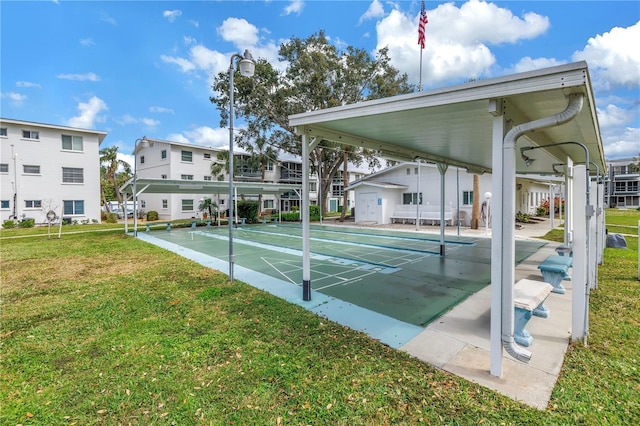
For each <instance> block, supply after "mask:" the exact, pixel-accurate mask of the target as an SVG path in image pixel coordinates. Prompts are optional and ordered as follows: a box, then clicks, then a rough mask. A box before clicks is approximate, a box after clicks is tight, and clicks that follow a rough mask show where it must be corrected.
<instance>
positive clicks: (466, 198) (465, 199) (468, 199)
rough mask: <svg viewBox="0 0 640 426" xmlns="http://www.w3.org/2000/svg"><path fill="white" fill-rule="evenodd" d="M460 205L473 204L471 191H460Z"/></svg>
mask: <svg viewBox="0 0 640 426" xmlns="http://www.w3.org/2000/svg"><path fill="white" fill-rule="evenodd" d="M462 204H464V205H466V206H469V205H471V204H473V191H462Z"/></svg>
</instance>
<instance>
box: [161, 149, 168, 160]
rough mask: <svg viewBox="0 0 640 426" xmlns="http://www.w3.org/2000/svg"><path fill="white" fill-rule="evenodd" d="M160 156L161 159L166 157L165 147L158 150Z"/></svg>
mask: <svg viewBox="0 0 640 426" xmlns="http://www.w3.org/2000/svg"><path fill="white" fill-rule="evenodd" d="M160 158H161V159H163V160H164V159H165V158H167V150H166V149H163V150H162V151H160Z"/></svg>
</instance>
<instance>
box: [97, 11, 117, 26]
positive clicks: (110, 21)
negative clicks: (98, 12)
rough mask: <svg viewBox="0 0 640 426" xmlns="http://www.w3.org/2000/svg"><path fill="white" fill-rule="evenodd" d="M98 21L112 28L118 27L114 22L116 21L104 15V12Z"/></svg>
mask: <svg viewBox="0 0 640 426" xmlns="http://www.w3.org/2000/svg"><path fill="white" fill-rule="evenodd" d="M100 20H101V21H102V22H106V23H107V24H111V25H113V26H116V25H118V23H117V22H116V20H115V19H114V18H112V17H111V16H109V15H108V14H106V13H104V12H103V13H102V17H101V18H100Z"/></svg>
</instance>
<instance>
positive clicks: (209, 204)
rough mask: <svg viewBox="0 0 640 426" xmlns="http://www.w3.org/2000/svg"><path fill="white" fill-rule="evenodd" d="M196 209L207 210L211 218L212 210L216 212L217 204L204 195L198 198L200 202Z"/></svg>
mask: <svg viewBox="0 0 640 426" xmlns="http://www.w3.org/2000/svg"><path fill="white" fill-rule="evenodd" d="M198 210H200V211H201V212H202V211H205V210H206V211H207V212H209V218H210V219H213V216H212V211H214V210H215V212H216V213H217V212H218V204H216V203H215V202H214V201H213V200H212V199H211V198H210V197H205V198H202V199H201V200H200V204H199V205H198Z"/></svg>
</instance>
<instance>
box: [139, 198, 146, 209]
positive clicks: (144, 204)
mask: <svg viewBox="0 0 640 426" xmlns="http://www.w3.org/2000/svg"><path fill="white" fill-rule="evenodd" d="M140 208H141V209H146V208H147V202H146V201H145V200H140Z"/></svg>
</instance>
